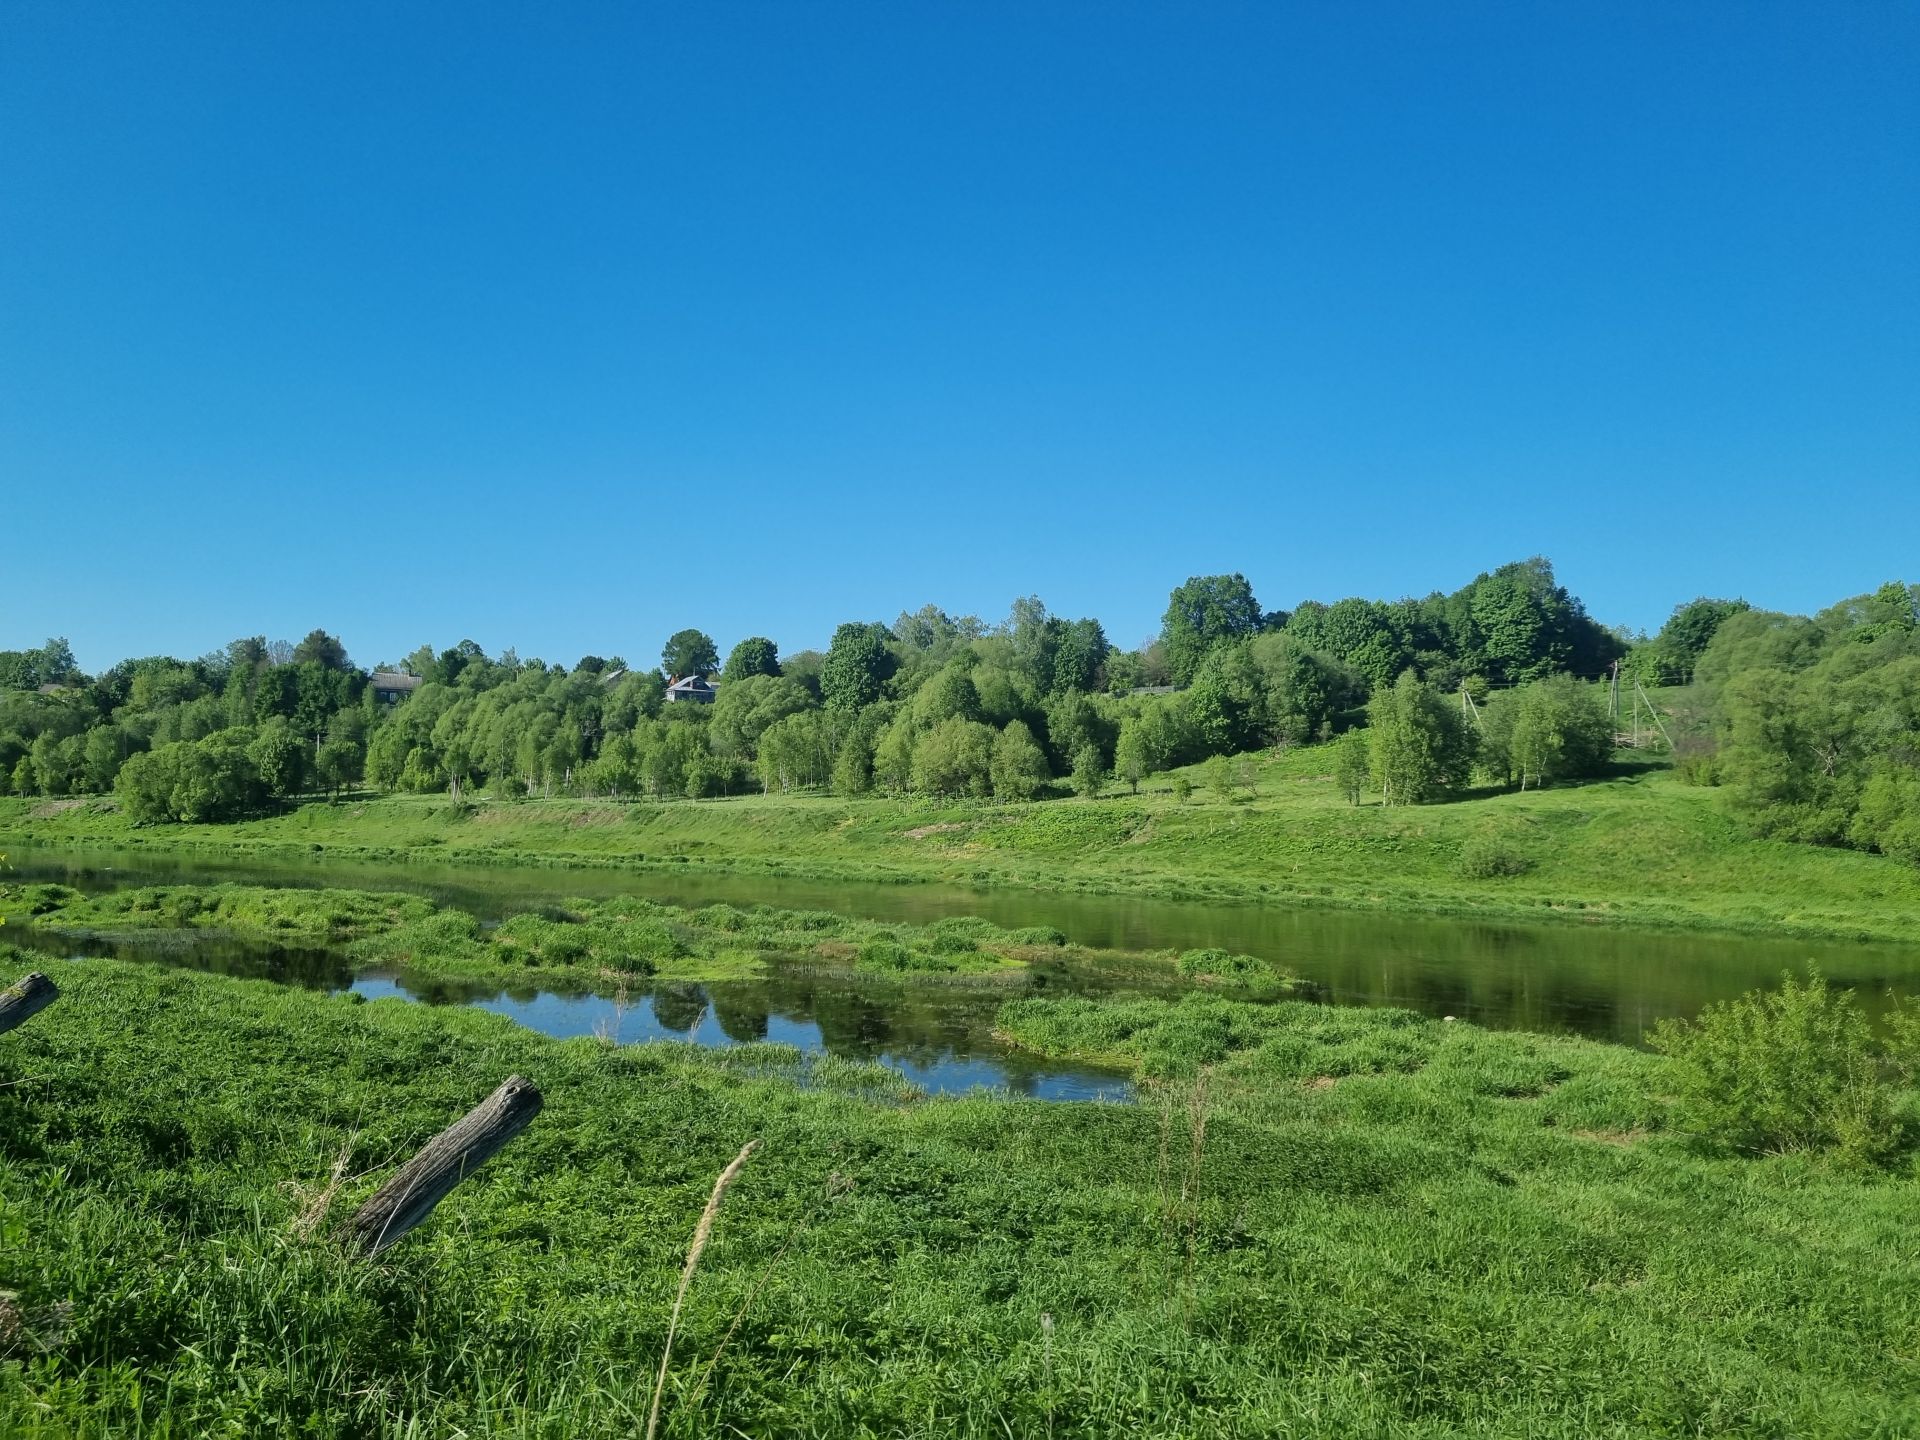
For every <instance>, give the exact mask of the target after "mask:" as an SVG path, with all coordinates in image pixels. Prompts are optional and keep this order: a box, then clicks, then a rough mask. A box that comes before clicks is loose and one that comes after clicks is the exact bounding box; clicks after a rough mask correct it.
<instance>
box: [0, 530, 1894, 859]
mask: <svg viewBox="0 0 1920 1440" xmlns="http://www.w3.org/2000/svg"><path fill="white" fill-rule="evenodd" d="M1916 596H1920V587H1908V586H1902V585H1888V586H1883V587H1882V588H1881V589H1880V590H1879V591H1876V592H1874V593H1873V594H1871V595H1867V596H1862V597H1860V598H1859V599H1857V600H1852V601H1848V602H1845V603H1843V604H1841V605H1838V606H1835V607H1833V608H1832V609H1831V610H1828V611H1824V612H1822V613H1821V614H1820V615H1818V616H1815V617H1813V618H1812V619H1806V618H1801V617H1793V616H1784V615H1775V614H1769V613H1765V612H1760V611H1755V610H1753V609H1751V608H1750V607H1749V606H1747V605H1746V603H1745V602H1744V601H1739V600H1714V599H1705V598H1703V599H1699V600H1694V601H1690V602H1688V603H1687V604H1685V605H1682V606H1679V607H1678V608H1677V609H1676V610H1675V612H1674V614H1673V617H1672V619H1671V620H1670V621H1669V622H1668V623H1667V624H1666V626H1664V627H1663V628H1662V630H1661V631H1660V633H1659V634H1658V635H1656V636H1654V637H1652V638H1651V639H1647V640H1645V641H1644V642H1642V643H1641V644H1639V645H1638V646H1634V647H1629V645H1628V643H1627V641H1626V640H1625V639H1624V638H1622V637H1621V636H1618V635H1616V634H1614V633H1612V632H1609V631H1607V630H1605V629H1603V628H1601V627H1600V626H1598V625H1597V624H1595V623H1594V621H1593V620H1591V619H1590V618H1589V617H1588V616H1587V614H1586V611H1585V609H1584V607H1583V606H1582V605H1581V604H1580V602H1579V601H1578V600H1577V599H1575V598H1574V597H1573V596H1571V595H1569V594H1568V593H1567V591H1566V590H1565V588H1564V587H1562V586H1560V585H1559V584H1558V583H1557V582H1556V581H1555V578H1554V574H1553V570H1552V567H1551V566H1550V565H1549V564H1548V563H1547V562H1546V561H1545V560H1541V559H1537V558H1536V559H1532V560H1527V561H1522V562H1518V563H1516V564H1511V565H1505V566H1502V567H1500V568H1499V569H1497V570H1494V571H1491V572H1489V573H1486V574H1483V575H1481V576H1479V577H1477V578H1476V579H1475V580H1474V581H1473V582H1472V583H1471V584H1469V585H1466V586H1464V587H1462V588H1461V589H1460V590H1457V591H1454V592H1452V593H1451V594H1439V593H1436V594H1433V595H1430V596H1428V597H1427V598H1425V599H1424V600H1402V601H1396V602H1392V603H1386V602H1379V601H1371V600H1363V599H1357V598H1355V599H1346V600H1341V601H1338V602H1336V603H1333V604H1330V605H1329V604H1321V603H1319V602H1314V601H1309V602H1305V603H1303V604H1301V605H1300V606H1299V607H1298V608H1296V609H1295V610H1293V611H1292V612H1290V613H1288V612H1282V611H1265V610H1263V609H1262V608H1261V607H1260V604H1259V602H1258V600H1257V599H1256V598H1255V596H1254V593H1253V589H1252V586H1251V585H1250V584H1249V583H1248V581H1247V580H1246V578H1245V577H1244V576H1241V575H1214V576H1194V577H1192V578H1190V579H1189V580H1187V581H1186V582H1185V583H1184V584H1182V585H1180V586H1178V587H1177V588H1176V589H1175V590H1174V591H1173V593H1172V595H1171V596H1170V598H1169V603H1168V606H1167V610H1166V615H1165V619H1164V623H1163V627H1162V631H1161V634H1160V635H1159V636H1158V637H1157V638H1156V639H1154V640H1153V641H1151V642H1149V643H1148V644H1146V645H1144V646H1142V647H1140V648H1139V649H1138V650H1134V651H1124V650H1120V649H1117V648H1116V647H1114V646H1113V645H1112V644H1111V643H1110V642H1109V640H1108V638H1107V635H1106V632H1105V630H1104V628H1103V627H1102V626H1101V625H1100V623H1099V622H1098V621H1097V620H1093V619H1078V620H1069V619H1067V618H1064V617H1062V616H1058V615H1053V614H1051V613H1049V612H1048V610H1047V608H1046V606H1045V605H1044V604H1043V603H1041V601H1040V600H1039V599H1038V598H1037V597H1033V596H1027V597H1024V598H1021V599H1019V600H1017V601H1015V602H1014V604H1013V606H1012V608H1011V610H1010V612H1009V614H1008V616H1007V618H1006V619H1005V620H1004V621H1003V622H1001V623H999V624H994V625H989V624H987V623H985V622H983V621H981V620H979V619H977V618H975V617H971V616H962V617H955V616H951V615H948V614H947V613H946V612H944V611H942V610H940V609H938V608H937V607H934V606H926V607H923V608H922V609H920V610H918V611H914V612H911V613H902V614H901V615H900V617H899V618H898V619H897V620H896V621H895V622H894V623H893V624H892V625H891V626H887V625H881V624H878V623H875V622H849V623H847V624H844V625H841V626H839V627H838V628H837V629H836V630H835V631H834V634H833V636H832V639H831V641H830V643H829V645H828V646H827V648H826V650H824V651H801V652H799V653H797V654H793V655H789V656H786V657H784V658H783V657H782V656H781V654H780V651H779V648H778V646H777V645H776V644H775V643H774V641H773V640H771V639H769V638H767V637H765V636H752V637H749V638H747V639H745V640H742V641H741V642H739V643H738V644H737V645H735V646H734V648H733V650H732V652H731V653H730V654H729V655H728V657H727V663H726V666H725V669H724V671H723V672H721V674H720V675H719V677H718V683H717V686H716V690H717V696H718V698H717V699H716V700H715V701H714V702H713V703H711V704H701V703H691V702H687V703H672V698H673V697H670V696H669V694H668V691H667V680H668V679H671V678H682V677H685V676H687V675H689V674H706V673H708V672H712V671H715V670H717V669H719V650H718V648H717V647H716V646H715V644H714V642H713V640H712V639H711V637H709V636H707V635H706V634H704V633H703V632H701V631H699V630H695V629H690V628H689V629H682V630H680V631H678V632H676V633H675V634H674V635H673V636H672V637H671V638H670V639H669V640H668V641H667V642H666V645H665V647H664V649H663V651H662V665H661V669H660V670H658V671H653V670H646V671H635V670H630V669H629V668H628V667H627V666H626V664H625V662H623V661H621V660H620V659H618V658H617V657H616V658H601V657H599V656H585V657H582V659H581V660H580V661H579V662H578V663H577V664H576V665H574V666H573V667H571V668H568V667H566V666H562V665H550V664H546V663H543V662H541V661H538V660H524V661H523V660H521V659H520V658H519V657H518V656H517V655H515V654H514V653H513V652H512V651H508V652H506V653H504V654H502V655H500V656H499V657H497V658H490V657H488V656H487V655H486V654H485V652H484V651H482V650H481V648H480V647H479V646H478V645H476V644H474V643H473V642H471V641H462V642H461V643H460V644H459V645H457V646H454V647H452V648H450V649H447V650H443V651H440V652H437V653H436V652H434V651H433V650H431V649H430V648H426V647H423V648H422V649H421V650H419V651H416V652H415V653H414V654H413V655H410V656H408V657H407V659H406V661H405V662H403V664H402V665H401V666H398V667H390V668H395V669H400V670H402V671H404V672H405V673H407V674H409V675H411V676H413V677H416V678H417V681H418V684H417V687H416V688H412V689H411V691H410V693H409V691H408V689H407V687H405V686H402V687H399V688H398V689H396V688H395V687H394V686H393V685H392V683H391V681H390V680H380V681H375V680H373V679H372V677H370V676H369V675H368V674H367V673H366V672H364V671H362V670H360V669H358V668H356V667H355V666H354V665H353V664H352V663H351V662H350V661H349V659H348V657H347V654H346V651H345V648H344V647H343V646H342V645H341V643H340V642H339V640H338V639H336V638H335V637H333V636H331V635H329V634H327V633H326V632H324V631H320V630H316V631H314V632H312V633H311V634H309V635H308V636H307V637H306V639H304V640H303V641H301V642H300V643H299V644H298V645H291V644H287V643H284V642H276V643H274V644H271V645H270V644H268V643H267V642H266V641H265V640H264V639H262V638H259V637H254V638H250V639H242V640H238V641H235V642H234V643H233V644H232V645H230V646H228V647H227V649H226V650H224V651H221V652H217V653H215V654H213V655H209V656H205V657H203V658H201V659H199V660H195V661H177V660H171V659H166V658H153V659H146V660H137V661H126V662H123V663H122V664H120V665H117V666H115V667H114V668H113V669H112V670H109V671H107V672H105V673H104V674H102V675H100V676H97V677H94V678H92V679H88V678H86V677H84V676H82V675H80V674H79V673H78V671H77V669H76V667H75V666H74V663H73V658H72V655H71V652H70V650H69V649H68V647H67V645H66V643H65V642H64V641H60V640H53V641H49V642H48V643H47V644H46V645H45V646H43V647H41V648H40V649H38V650H31V651H15V652H5V653H0V678H6V677H11V678H12V680H13V681H14V682H15V683H14V684H13V686H12V688H7V689H0V790H6V791H11V792H13V793H16V794H21V795H44V796H53V797H58V796H64V795H84V794H100V793H104V792H107V791H113V792H115V793H117V795H118V797H119V799H120V802H121V804H122V805H123V806H124V808H125V810H126V812H127V813H128V814H129V815H130V816H132V817H133V818H134V819H135V820H137V821H140V822H143V823H152V822H161V821H181V822H198V821H210V820H211V821H220V820H231V819H235V818H238V817H241V816H245V815H250V814H259V813H263V812H265V811H268V810H271V809H272V808H274V807H275V806H277V805H280V804H283V803H284V802H286V801H287V800H289V799H291V798H294V797H298V796H305V795H312V794H316V793H326V794H335V795H337V794H338V793H340V792H341V791H342V790H345V789H347V788H350V787H353V786H357V785H362V784H364V785H367V786H371V787H373V788H375V789H379V790H385V791H402V792H412V793H439V792H447V793H451V794H452V795H453V796H455V797H458V796H460V795H461V794H463V793H465V792H468V791H471V790H474V789H481V788H484V789H486V790H489V791H491V792H492V794H494V795H495V796H497V797H501V798H510V799H511V798H518V799H524V798H527V797H531V796H541V797H552V796H556V795H571V796H577V797H581V798H596V797H610V798H618V799H635V798H649V799H668V798H674V797H684V798H695V799H698V798H702V797H707V796H717V795H726V794H735V793H740V792H742V791H746V790H750V789H751V790H762V791H766V792H780V793H792V792H820V791H830V792H832V793H834V794H837V795H842V796H851V795H859V794H862V793H865V792H868V791H870V790H880V791H884V792H887V793H890V794H895V795H919V796H926V797H929V798H941V797H948V798H956V799H958V798H972V799H980V800H985V799H994V800H1000V801H1020V800H1027V799H1031V798H1034V797H1036V796H1040V795H1045V794H1049V793H1053V794H1061V793H1066V792H1067V791H1068V790H1071V791H1073V792H1075V793H1078V794H1080V795H1083V796H1089V797H1091V796H1097V795H1100V794H1102V793H1104V792H1105V791H1106V790H1107V789H1108V788H1109V787H1110V786H1112V785H1114V784H1116V783H1117V784H1119V785H1122V786H1124V787H1125V788H1126V789H1127V790H1128V791H1129V792H1131V793H1137V792H1138V790H1139V787H1140V785H1141V784H1142V782H1144V781H1145V780H1147V779H1148V778H1149V777H1151V776H1153V775H1156V774H1159V773H1162V772H1166V771H1176V770H1179V769H1180V768H1181V767H1184V766H1189V765H1193V764H1195V763H1197V762H1200V761H1203V760H1206V759H1207V758H1208V757H1210V756H1230V755H1235V754H1241V753H1245V752H1249V751H1254V750H1258V749H1262V748H1266V747H1280V748H1284V747H1286V746H1290V745H1297V744H1303V743H1311V742H1315V741H1320V740H1325V739H1328V738H1331V737H1333V736H1336V735H1338V734H1340V733H1342V732H1345V731H1348V730H1350V729H1352V728H1354V727H1356V726H1358V725H1360V724H1361V723H1362V722H1367V723H1368V724H1369V725H1370V730H1369V735H1368V739H1367V741H1366V750H1365V753H1364V754H1362V753H1361V751H1360V749H1359V748H1358V746H1357V745H1356V746H1353V747H1348V748H1345V749H1342V750H1341V751H1339V752H1338V755H1337V759H1336V769H1337V771H1338V775H1339V778H1340V784H1341V787H1342V789H1343V790H1344V791H1345V792H1346V793H1347V794H1348V795H1349V796H1350V798H1352V799H1353V800H1354V801H1355V803H1359V802H1360V801H1361V800H1362V799H1363V798H1364V796H1365V795H1366V794H1368V793H1372V794H1376V795H1378V796H1379V797H1380V798H1382V799H1384V800H1385V801H1387V802H1388V803H1418V802H1421V801H1426V800H1431V799H1435V798H1443V797H1447V796H1452V795H1457V794H1459V793H1460V792H1461V790H1462V789H1463V787H1465V786H1466V785H1467V784H1468V783H1469V782H1470V781H1471V780H1472V778H1473V777H1474V776H1476V775H1478V776H1479V777H1481V778H1482V779H1483V780H1484V781H1486V782H1490V783H1493V784H1495V785H1503V786H1510V787H1511V786H1517V787H1519V788H1521V789H1530V788H1534V787H1536V786H1539V785H1550V784H1554V783H1556V782H1559V781H1564V780H1570V779H1581V778H1589V777H1593V776H1596V775H1599V774H1601V773H1603V772H1604V771H1605V769H1606V767H1607V765H1608V764H1609V762H1610V760H1611V756H1612V751H1613V744H1614V733H1615V730H1616V729H1617V728H1618V727H1617V726H1616V723H1615V719H1616V717H1615V715H1614V714H1613V713H1611V711H1610V710H1609V708H1608V706H1607V705H1606V704H1605V702H1604V700H1603V696H1602V691H1601V689H1600V684H1601V682H1602V681H1603V680H1608V679H1611V678H1612V676H1613V666H1614V663H1615V662H1620V663H1619V666H1618V672H1619V676H1620V679H1619V680H1618V681H1616V682H1615V683H1616V684H1620V685H1624V686H1626V687H1627V689H1626V691H1624V692H1621V693H1627V694H1629V695H1632V694H1633V693H1634V691H1635V690H1636V689H1637V688H1638V687H1640V686H1643V685H1649V686H1660V685H1661V684H1663V683H1664V682H1668V681H1672V680H1675V679H1686V680H1688V681H1689V682H1690V686H1691V688H1690V689H1688V690H1685V691H1674V690H1671V689H1667V690H1663V691H1662V692H1661V693H1662V695H1663V701H1662V706H1663V710H1664V713H1666V716H1667V720H1668V721H1671V724H1666V722H1664V721H1663V722H1662V724H1663V725H1665V732H1671V733H1673V734H1674V736H1675V744H1676V748H1677V751H1678V758H1679V760H1680V763H1681V767H1682V769H1683V772H1684V773H1686V774H1688V775H1690V776H1692V777H1693V778H1696V779H1706V780H1712V781H1717V782H1724V783H1725V784H1726V785H1727V787H1728V790H1729V792H1730V794H1731V796H1732V798H1733V803H1734V804H1735V806H1736V807H1737V808H1738V809H1739V810H1740V811H1741V812H1742V813H1743V814H1745V815H1746V816H1748V817H1749V818H1750V819H1751V820H1752V821H1753V823H1754V824H1755V825H1756V826H1757V827H1758V828H1760V829H1761V830H1763V831H1764V832H1765V833H1767V834H1771V835H1779V836H1783V837H1786V838H1791V839H1799V840H1809V841H1815V842H1818V843H1824V844H1841V845H1853V846H1858V847H1862V848H1867V849H1874V850H1879V851H1883V852H1885V853H1887V854H1890V855H1894V856H1898V857H1900V858H1902V859H1907V860H1913V861H1920V741H1916V735H1917V734H1920V640H1916V638H1915V637H1916V634H1917V633H1920V599H1916ZM384 668H389V667H383V669H384ZM47 677H53V678H47ZM1676 697H1678V698H1676ZM1633 703H1635V704H1645V705H1651V704H1652V703H1653V702H1652V700H1651V699H1650V698H1649V697H1647V696H1646V695H1645V694H1644V692H1641V693H1640V694H1639V696H1638V698H1637V699H1635V700H1634V702H1633ZM1650 733H1651V731H1650ZM1183 783H1190V782H1187V781H1183Z"/></svg>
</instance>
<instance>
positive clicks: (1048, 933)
mask: <svg viewBox="0 0 1920 1440" xmlns="http://www.w3.org/2000/svg"><path fill="white" fill-rule="evenodd" d="M1007 939H1008V940H1010V941H1012V942H1013V943H1014V944H1015V945H1064V944H1066V943H1067V937H1066V934H1065V933H1064V932H1063V931H1059V930H1056V929H1054V928H1053V926H1051V925H1026V926H1022V927H1021V928H1020V929H1018V930H1011V931H1008V932H1007Z"/></svg>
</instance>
